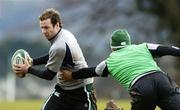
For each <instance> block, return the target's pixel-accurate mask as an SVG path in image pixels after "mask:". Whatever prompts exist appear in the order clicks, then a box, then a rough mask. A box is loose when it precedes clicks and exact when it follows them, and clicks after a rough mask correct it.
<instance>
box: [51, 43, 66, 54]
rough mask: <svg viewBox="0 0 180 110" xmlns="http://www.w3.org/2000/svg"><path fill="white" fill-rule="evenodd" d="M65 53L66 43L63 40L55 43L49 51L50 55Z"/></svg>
mask: <svg viewBox="0 0 180 110" xmlns="http://www.w3.org/2000/svg"><path fill="white" fill-rule="evenodd" d="M65 51H66V43H65V42H64V41H63V40H62V41H57V42H55V43H54V44H53V45H52V46H51V48H50V50H49V52H50V54H62V53H64V52H65Z"/></svg>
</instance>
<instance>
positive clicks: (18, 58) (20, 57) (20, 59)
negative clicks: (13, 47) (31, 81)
mask: <svg viewBox="0 0 180 110" xmlns="http://www.w3.org/2000/svg"><path fill="white" fill-rule="evenodd" d="M30 59H31V57H30V55H29V54H28V52H26V51H25V50H24V49H18V50H17V51H16V52H15V53H14V54H13V56H12V59H11V64H12V65H14V64H24V63H25V60H26V61H29V60H30ZM16 75H17V76H18V77H24V76H25V74H16Z"/></svg>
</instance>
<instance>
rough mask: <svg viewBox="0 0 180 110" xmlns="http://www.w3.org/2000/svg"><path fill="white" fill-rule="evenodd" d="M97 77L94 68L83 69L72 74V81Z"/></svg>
mask: <svg viewBox="0 0 180 110" xmlns="http://www.w3.org/2000/svg"><path fill="white" fill-rule="evenodd" d="M96 76H98V75H97V74H96V72H95V67H92V68H83V69H80V70H78V71H75V72H72V78H73V79H83V78H90V77H96Z"/></svg>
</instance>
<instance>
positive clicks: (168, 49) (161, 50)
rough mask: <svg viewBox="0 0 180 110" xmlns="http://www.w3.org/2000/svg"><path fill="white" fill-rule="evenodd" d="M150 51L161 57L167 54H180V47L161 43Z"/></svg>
mask: <svg viewBox="0 0 180 110" xmlns="http://www.w3.org/2000/svg"><path fill="white" fill-rule="evenodd" d="M150 52H151V54H152V55H153V56H154V57H156V56H158V57H161V56H165V55H171V56H180V49H179V48H178V47H173V46H162V45H159V46H158V47H157V48H156V49H150Z"/></svg>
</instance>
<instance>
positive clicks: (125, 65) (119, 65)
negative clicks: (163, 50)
mask: <svg viewBox="0 0 180 110" xmlns="http://www.w3.org/2000/svg"><path fill="white" fill-rule="evenodd" d="M106 63H107V67H108V70H109V72H110V74H111V76H113V77H114V78H115V79H116V80H117V81H118V82H119V83H120V84H121V85H122V86H123V87H125V88H130V86H131V83H132V82H133V80H135V79H136V80H137V78H140V76H143V75H145V74H147V73H148V72H151V71H161V69H160V68H159V67H158V66H157V64H156V62H155V61H154V59H153V57H152V55H151V53H150V51H149V50H148V48H147V44H146V43H143V44H139V45H129V46H127V47H124V48H122V49H119V50H116V51H114V52H112V53H111V54H110V56H109V57H108V58H107V60H106Z"/></svg>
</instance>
